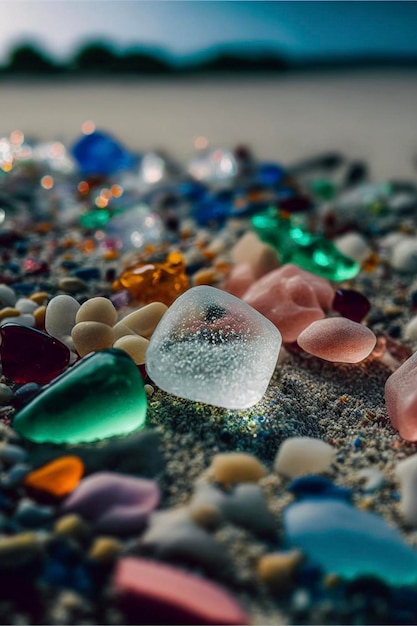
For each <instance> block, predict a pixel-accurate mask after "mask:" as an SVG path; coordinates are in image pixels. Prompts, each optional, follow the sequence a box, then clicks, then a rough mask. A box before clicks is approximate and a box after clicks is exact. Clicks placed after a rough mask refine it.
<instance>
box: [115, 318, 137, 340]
mask: <svg viewBox="0 0 417 626" xmlns="http://www.w3.org/2000/svg"><path fill="white" fill-rule="evenodd" d="M113 333H114V339H115V341H116V340H117V339H120V337H127V336H128V335H131V336H132V337H136V336H137V335H136V333H135V331H134V330H132V329H131V328H129V327H128V326H126V324H123V322H118V323H117V324H115V325H114V326H113Z"/></svg>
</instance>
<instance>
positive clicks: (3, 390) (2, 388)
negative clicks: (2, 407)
mask: <svg viewBox="0 0 417 626" xmlns="http://www.w3.org/2000/svg"><path fill="white" fill-rule="evenodd" d="M13 396H14V393H13V391H12V390H11V389H10V387H8V386H7V385H5V384H4V383H0V404H8V403H9V402H10V401H11V399H12V398H13Z"/></svg>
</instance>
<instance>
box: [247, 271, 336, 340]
mask: <svg viewBox="0 0 417 626" xmlns="http://www.w3.org/2000/svg"><path fill="white" fill-rule="evenodd" d="M333 298H334V289H333V287H332V286H331V284H330V283H329V281H328V280H326V279H324V278H321V277H320V276H316V275H315V274H311V273H310V272H307V271H306V270H302V269H301V268H299V267H297V266H296V265H292V264H287V265H283V266H282V267H280V268H278V269H277V270H273V271H272V272H268V274H265V276H262V278H260V279H258V280H257V281H256V282H255V283H254V284H253V285H252V286H251V287H249V289H248V290H247V291H246V292H245V293H244V294H243V296H242V299H243V300H244V301H245V302H247V303H248V304H250V305H251V306H252V307H253V308H254V309H256V310H257V311H259V312H260V313H262V314H263V315H265V317H267V318H268V319H269V320H270V321H271V322H272V323H273V324H275V326H277V328H278V330H279V331H280V332H281V335H282V339H283V341H284V342H285V343H290V342H293V341H296V340H297V337H298V335H299V334H300V333H301V332H302V331H303V330H304V329H305V328H307V326H309V324H311V323H312V322H314V321H316V320H319V319H322V318H323V317H324V311H323V309H329V308H330V307H331V304H332V302H333Z"/></svg>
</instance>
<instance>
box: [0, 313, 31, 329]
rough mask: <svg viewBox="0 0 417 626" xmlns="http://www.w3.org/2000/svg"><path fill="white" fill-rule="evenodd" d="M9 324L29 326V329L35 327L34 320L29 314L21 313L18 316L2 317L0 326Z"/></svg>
mask: <svg viewBox="0 0 417 626" xmlns="http://www.w3.org/2000/svg"><path fill="white" fill-rule="evenodd" d="M9 322H13V323H14V324H20V325H21V326H30V327H31V328H33V327H34V326H35V318H34V316H33V315H32V314H31V313H21V314H20V315H18V316H14V315H13V316H12V317H4V318H3V319H2V320H1V322H0V326H3V325H4V324H8V323H9Z"/></svg>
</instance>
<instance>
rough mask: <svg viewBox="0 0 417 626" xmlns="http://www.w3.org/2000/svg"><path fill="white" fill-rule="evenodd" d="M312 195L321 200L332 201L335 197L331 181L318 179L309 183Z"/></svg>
mask: <svg viewBox="0 0 417 626" xmlns="http://www.w3.org/2000/svg"><path fill="white" fill-rule="evenodd" d="M310 188H311V191H312V193H313V194H314V195H315V196H317V197H318V198H320V199H321V200H333V198H334V197H335V195H336V187H335V185H334V184H333V183H332V181H331V180H327V179H326V178H318V179H317V180H313V181H312V182H311V183H310Z"/></svg>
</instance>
